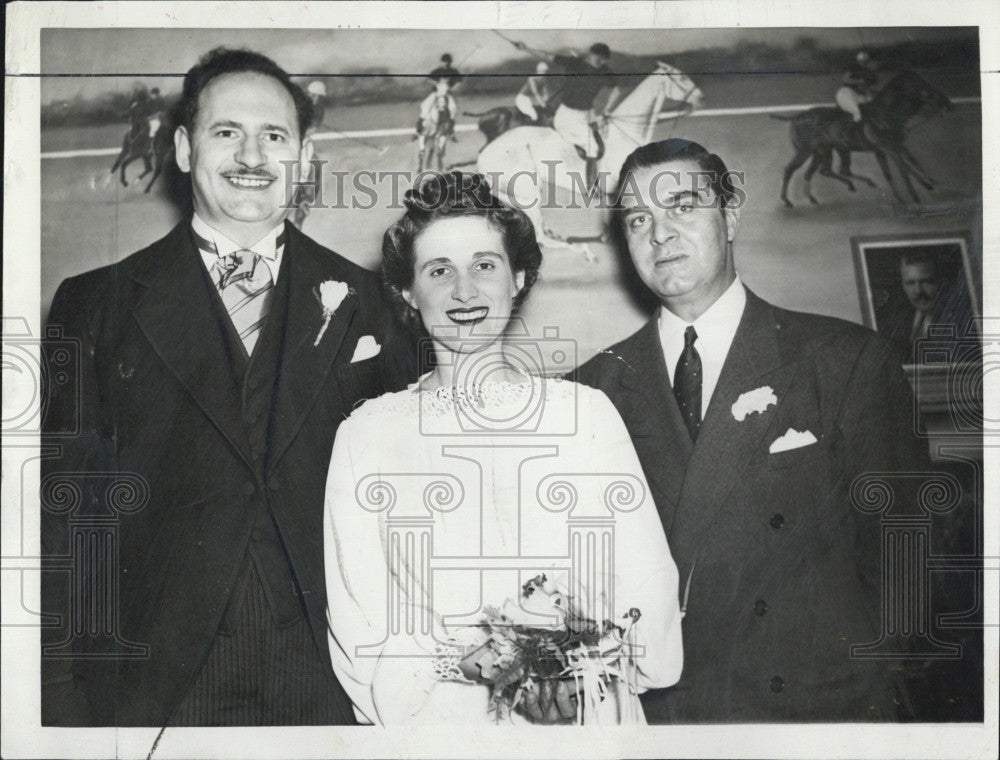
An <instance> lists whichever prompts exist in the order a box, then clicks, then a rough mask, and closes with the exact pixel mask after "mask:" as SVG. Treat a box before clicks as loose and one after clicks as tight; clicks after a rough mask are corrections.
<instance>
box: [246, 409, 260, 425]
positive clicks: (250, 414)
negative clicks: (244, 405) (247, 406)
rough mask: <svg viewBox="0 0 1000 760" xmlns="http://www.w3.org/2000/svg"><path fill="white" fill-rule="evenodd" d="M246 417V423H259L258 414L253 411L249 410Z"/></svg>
mask: <svg viewBox="0 0 1000 760" xmlns="http://www.w3.org/2000/svg"><path fill="white" fill-rule="evenodd" d="M244 419H245V420H246V423H247V424H248V425H256V424H257V415H256V414H254V413H253V412H248V413H247V416H246V417H245V418H244Z"/></svg>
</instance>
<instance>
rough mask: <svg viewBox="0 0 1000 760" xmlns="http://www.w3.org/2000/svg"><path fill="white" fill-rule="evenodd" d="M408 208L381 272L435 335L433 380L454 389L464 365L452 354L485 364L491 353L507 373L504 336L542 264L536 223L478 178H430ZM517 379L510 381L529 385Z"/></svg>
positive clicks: (394, 229)
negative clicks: (458, 369)
mask: <svg viewBox="0 0 1000 760" xmlns="http://www.w3.org/2000/svg"><path fill="white" fill-rule="evenodd" d="M405 203H406V209H407V210H406V213H405V214H404V215H403V217H402V218H400V219H399V220H398V221H397V222H396V223H395V224H393V225H392V226H391V227H390V228H389V229H388V230H386V233H385V238H384V240H383V244H382V257H383V264H382V272H383V277H384V279H385V283H386V286H387V287H388V289H389V291H390V293H391V294H392V296H393V298H394V300H395V301H396V303H397V306H398V308H399V310H400V315H401V316H402V317H403V319H404V320H406V321H409V322H410V323H412V324H416V323H417V320H418V319H419V320H420V321H421V322H422V323H423V326H424V328H425V329H426V331H427V333H428V334H429V335H430V336H431V341H432V345H433V348H434V352H435V355H436V362H435V363H436V366H437V368H436V370H435V373H434V374H433V376H432V377H431V378H428V381H429V382H436V383H438V384H443V385H452V384H453V383H454V380H455V379H454V378H453V377H452V374H451V370H452V369H453V368H455V367H457V366H460V365H461V364H462V363H461V362H456V361H455V359H454V358H453V357H451V356H449V354H451V353H454V354H457V355H462V354H470V353H476V354H479V355H478V356H477V361H476V364H477V365H482V363H483V361H484V360H485V355H484V354H483V353H482V352H484V351H485V352H490V353H491V354H493V355H495V359H496V361H495V365H496V366H497V367H498V368H503V371H504V374H505V375H507V374H508V370H509V369H510V368H509V366H508V362H506V361H505V360H504V358H503V342H502V336H503V334H504V331H505V330H506V328H507V323H508V322H509V321H510V318H511V315H512V314H513V313H514V312H515V311H516V310H517V307H518V306H519V305H520V304H521V303H523V302H524V299H525V298H526V297H527V295H528V292H529V291H530V290H531V287H532V285H534V283H535V280H536V279H537V278H538V269H539V267H541V263H542V253H541V250H540V249H539V247H538V244H537V243H536V242H535V235H534V229H533V227H532V225H531V222H530V220H529V219H528V218H527V216H526V215H525V214H524V213H523V212H522V211H519V210H517V209H514V208H510V207H507V206H504V205H502V204H501V203H500V201H499V200H497V198H496V197H494V196H493V195H492V193H491V192H490V190H489V187H488V185H487V183H486V180H485V178H484V177H482V176H481V175H478V174H463V173H461V172H452V173H450V174H446V175H440V174H432V175H429V176H428V177H427V178H426V179H425V180H424V181H423V182H421V183H420V184H418V185H417V186H416V187H414V188H413V189H412V190H410V191H409V192H408V193H407V194H406V198H405ZM515 374H516V373H514V374H510V376H507V377H506V379H508V380H516V379H523V378H517V377H515Z"/></svg>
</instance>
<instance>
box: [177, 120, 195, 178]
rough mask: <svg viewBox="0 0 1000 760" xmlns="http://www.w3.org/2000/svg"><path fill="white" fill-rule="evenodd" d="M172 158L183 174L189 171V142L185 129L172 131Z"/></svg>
mask: <svg viewBox="0 0 1000 760" xmlns="http://www.w3.org/2000/svg"><path fill="white" fill-rule="evenodd" d="M174 158H175V160H176V161H177V168H178V169H180V170H181V171H182V172H184V173H185V174H187V173H188V172H189V171H191V140H190V138H189V137H188V133H187V129H186V128H185V127H177V129H175V130H174Z"/></svg>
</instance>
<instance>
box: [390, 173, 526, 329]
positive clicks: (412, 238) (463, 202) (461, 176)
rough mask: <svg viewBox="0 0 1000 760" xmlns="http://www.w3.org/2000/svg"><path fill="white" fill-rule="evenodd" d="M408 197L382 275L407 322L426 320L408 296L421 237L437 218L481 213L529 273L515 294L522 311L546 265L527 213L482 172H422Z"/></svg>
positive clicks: (515, 264)
mask: <svg viewBox="0 0 1000 760" xmlns="http://www.w3.org/2000/svg"><path fill="white" fill-rule="evenodd" d="M403 203H404V205H405V206H406V212H405V213H404V214H403V216H402V217H400V218H399V220H398V221H396V222H395V223H394V224H393V225H391V226H390V227H389V229H387V230H386V231H385V235H384V236H383V238H382V281H383V284H384V285H385V288H386V290H387V291H388V294H389V298H390V299H391V301H392V303H393V306H394V307H395V308H396V311H397V313H398V314H399V317H400V319H402V321H403V322H404V323H405V324H407V325H409V326H411V327H417V328H419V326H420V316H419V314H417V312H416V310H415V309H414V308H413V307H411V306H410V305H409V304H408V303H407V302H406V301H405V300H404V299H403V291H404V290H409V289H410V288H411V287H412V286H413V278H414V262H415V255H414V244H415V243H416V241H417V238H419V237H420V235H421V233H423V231H424V230H426V229H427V228H428V227H429V226H430V225H432V224H433V223H434V222H437V221H440V220H442V219H456V218H460V217H466V216H477V217H481V218H483V219H485V220H486V221H487V222H488V223H489V225H490V226H491V227H493V228H494V229H496V230H497V231H498V232H499V233H500V234H501V235H502V237H503V244H504V250H505V251H506V253H507V257H508V259H509V260H510V266H511V269H512V270H513V271H514V272H515V273H517V272H523V273H524V287H522V288H521V290H520V292H519V293H518V294H517V295H516V296H514V302H513V310H514V311H515V312H516V311H517V309H518V308H519V307H520V306H521V304H522V303H524V300H525V298H527V297H528V293H529V291H530V290H531V288H532V286H533V285H534V284H535V281H536V280H537V279H538V270H539V268H540V267H541V266H542V251H541V249H540V248H539V247H538V243H537V241H536V240H535V227H534V225H533V224H532V223H531V220H530V219H529V218H528V216H527V214H525V213H524V212H523V211H521V210H520V209H516V208H511V207H510V206H507V205H504V204H503V203H501V202H500V200H499V199H498V198H497V197H496V196H494V195H493V193H492V192H491V191H490V187H489V184H488V183H487V181H486V178H485V177H484V176H482V175H481V174H473V173H467V172H458V171H453V172H449V173H447V174H439V173H436V172H431V173H427V174H425V175H424V176H423V177H421V178H418V180H417V182H416V184H415V185H414V186H413V188H412V189H410V190H407V191H406V194H405V196H404V198H403Z"/></svg>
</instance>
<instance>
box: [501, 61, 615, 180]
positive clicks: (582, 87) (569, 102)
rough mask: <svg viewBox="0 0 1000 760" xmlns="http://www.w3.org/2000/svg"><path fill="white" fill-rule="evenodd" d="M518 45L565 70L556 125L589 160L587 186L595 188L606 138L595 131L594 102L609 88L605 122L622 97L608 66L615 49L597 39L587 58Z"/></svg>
mask: <svg viewBox="0 0 1000 760" xmlns="http://www.w3.org/2000/svg"><path fill="white" fill-rule="evenodd" d="M514 47H516V48H517V49H518V50H521V51H523V52H525V53H527V54H528V55H531V56H533V57H535V58H538V59H539V60H541V61H544V62H546V63H555V64H558V65H559V66H561V67H562V68H563V70H564V71H565V84H563V86H562V90H561V101H562V102H561V103H560V105H559V108H558V109H557V110H556V113H555V117H554V118H553V120H552V126H553V128H554V129H555V130H556V132H558V133H559V134H560V136H561V137H562V138H563V139H564V140H566V142H568V143H569V144H570V145H574V146H576V149H577V151H578V152H579V153H580V155H581V156H582V157H583V158H584V159H585V160H586V166H587V169H586V171H587V187H593V185H594V183H595V182H596V180H597V160H598V158H600V155H601V152H602V147H601V145H602V141H601V139H600V138H599V136H598V135H597V134H595V133H594V132H592V131H591V129H592V127H591V124H592V123H593V122H594V121H596V120H597V119H596V115H595V114H594V102H595V100H596V99H597V96H598V95H599V94H600V93H601V91H602V90H604V89H605V88H606V87H610V88H611V94H610V95H608V100H607V102H606V103H605V105H604V109H603V111H602V113H601V125H602V126H603V124H604V123H606V121H607V118H608V114H609V112H610V111H611V110H612V109H613V108H614V107H615V104H616V103H617V102H618V99H619V97H620V96H621V90H620V88H619V87H618V85H617V84H616V83H615V79H614V76H615V75H614V72H613V71H612V70H611V68H610V67H609V66H608V61H610V60H611V48H609V47H608V46H607V45H605V44H604V43H603V42H595V43H594V44H593V45H591V46H590V50H589V51H588V52H587V55H586V56H584V57H583V58H578V57H576V56H571V55H555V54H553V53H547V52H545V51H543V50H535V49H533V48H529V47H528V46H527V45H526V44H525V43H523V42H516V43H514Z"/></svg>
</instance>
